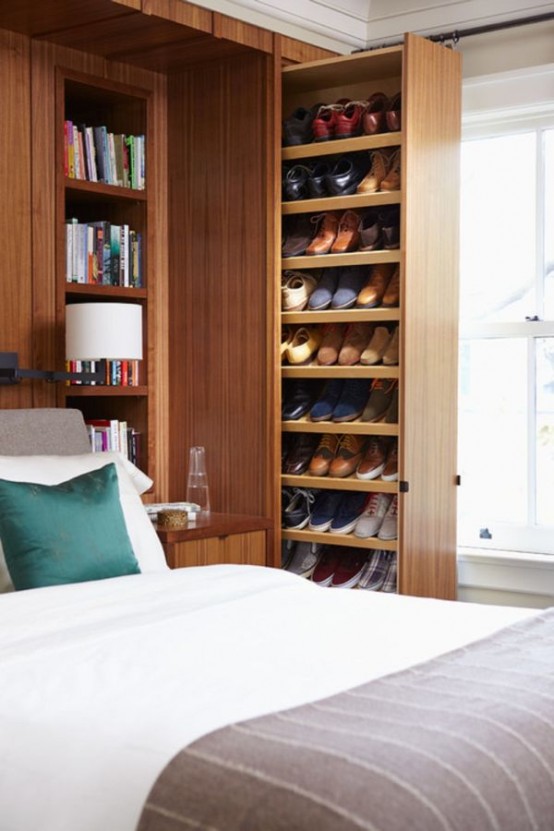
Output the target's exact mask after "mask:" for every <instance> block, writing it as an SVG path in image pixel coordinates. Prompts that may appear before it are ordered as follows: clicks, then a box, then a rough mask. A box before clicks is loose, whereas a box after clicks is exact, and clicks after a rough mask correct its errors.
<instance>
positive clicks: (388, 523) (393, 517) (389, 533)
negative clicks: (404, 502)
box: [377, 494, 398, 540]
mask: <svg viewBox="0 0 554 831" xmlns="http://www.w3.org/2000/svg"><path fill="white" fill-rule="evenodd" d="M377 536H378V537H379V539H380V540H395V539H396V538H397V536H398V496H397V495H396V494H395V495H394V496H393V498H392V501H391V503H390V505H389V507H388V509H387V513H386V514H385V518H384V519H383V523H382V525H381V527H380V528H379V533H378V534H377Z"/></svg>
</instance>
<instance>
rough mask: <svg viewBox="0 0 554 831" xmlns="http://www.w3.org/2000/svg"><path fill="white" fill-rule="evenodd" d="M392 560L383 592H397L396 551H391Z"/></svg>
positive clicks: (390, 560)
mask: <svg viewBox="0 0 554 831" xmlns="http://www.w3.org/2000/svg"><path fill="white" fill-rule="evenodd" d="M389 554H390V558H389V567H388V570H387V576H386V577H385V580H384V582H383V585H382V586H381V591H382V592H396V590H397V588H396V573H397V567H396V562H397V561H396V553H395V552H394V551H390V552H389Z"/></svg>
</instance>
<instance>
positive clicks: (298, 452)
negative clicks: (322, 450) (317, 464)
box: [283, 433, 319, 476]
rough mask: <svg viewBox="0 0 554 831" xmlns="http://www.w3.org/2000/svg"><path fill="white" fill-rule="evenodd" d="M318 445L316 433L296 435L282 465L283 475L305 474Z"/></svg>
mask: <svg viewBox="0 0 554 831" xmlns="http://www.w3.org/2000/svg"><path fill="white" fill-rule="evenodd" d="M318 443H319V436H318V435H317V433H297V434H296V435H295V436H294V440H293V443H292V445H291V448H290V450H289V452H288V454H287V458H286V460H285V463H284V465H283V473H285V474H288V475H289V476H300V475H301V474H302V473H305V472H306V471H307V469H308V466H309V464H310V460H311V458H312V456H313V455H314V453H315V450H316V448H317V445H318Z"/></svg>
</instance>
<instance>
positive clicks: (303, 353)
mask: <svg viewBox="0 0 554 831" xmlns="http://www.w3.org/2000/svg"><path fill="white" fill-rule="evenodd" d="M320 343H321V330H320V329H318V328H317V327H315V326H299V327H298V329H297V330H296V332H295V333H294V335H293V336H292V342H291V343H290V345H289V346H287V350H286V353H285V354H286V357H287V360H288V362H289V364H305V363H307V361H309V360H310V358H311V357H312V355H314V354H315V353H316V352H317V350H318V349H319V345H320Z"/></svg>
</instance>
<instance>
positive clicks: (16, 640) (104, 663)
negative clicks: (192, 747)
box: [0, 565, 534, 831]
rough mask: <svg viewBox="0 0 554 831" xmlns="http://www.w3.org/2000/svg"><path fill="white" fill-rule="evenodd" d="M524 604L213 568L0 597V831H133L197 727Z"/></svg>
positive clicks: (344, 678)
mask: <svg viewBox="0 0 554 831" xmlns="http://www.w3.org/2000/svg"><path fill="white" fill-rule="evenodd" d="M532 614H534V612H533V611H532V610H524V609H512V608H505V607H504V608H502V607H487V606H480V605H472V604H462V603H449V602H445V601H436V600H424V599H420V598H411V597H398V596H396V595H386V594H376V593H371V592H363V591H352V590H341V589H322V588H320V587H318V586H315V585H314V584H312V583H309V582H307V581H305V580H302V579H301V578H297V577H295V576H293V575H291V574H289V573H288V572H282V571H278V570H272V569H264V568H260V567H255V566H225V565H222V566H208V567H204V568H189V569H180V570H177V571H173V572H163V573H156V574H141V575H133V576H128V577H119V578H115V579H111V580H103V581H100V582H95V583H82V584H79V585H74V586H59V587H52V588H47V589H38V590H34V591H27V592H20V593H18V594H11V595H4V596H2V597H0V758H1V760H2V761H1V765H0V828H1V831H31V829H33V831H107V829H110V831H133V829H134V828H135V826H136V823H137V821H138V818H139V815H140V811H141V808H142V805H143V802H144V800H145V798H146V796H147V794H148V791H149V789H150V787H151V785H152V784H153V783H154V781H155V779H156V777H157V775H158V774H159V772H160V771H161V770H162V768H163V767H164V765H165V764H166V763H167V762H168V761H169V759H170V758H171V757H172V756H173V755H174V754H175V753H176V752H177V751H178V750H180V749H181V748H182V747H183V746H184V745H186V744H188V743H190V742H191V741H194V740H195V739H197V738H199V737H200V736H202V735H204V734H205V733H207V732H209V731H211V730H214V729H216V728H218V727H221V726H224V725H226V724H230V723H232V722H235V721H237V720H240V719H245V718H251V717H254V716H258V715H262V714H264V713H268V712H272V711H275V710H279V709H283V708H286V707H291V706H296V705H299V704H303V703H305V702H308V701H313V700H315V699H318V698H322V697H324V696H327V695H331V694H334V693H336V692H339V691H342V690H344V689H348V688H350V687H353V686H356V685H358V684H361V683H364V682H365V681H368V680H370V679H372V678H376V677H378V676H380V675H384V674H386V673H389V672H393V671H396V670H399V669H403V668H405V667H407V666H410V665H411V664H414V663H418V662H420V661H423V660H426V659H428V658H431V657H433V656H435V655H437V654H440V653H441V652H445V651H448V650H450V649H454V648H456V647H458V646H461V645H463V644H464V643H468V642H470V641H472V640H476V639H479V638H480V637H483V636H485V635H487V634H489V633H491V632H493V631H495V630H497V629H499V628H501V627H502V626H504V625H507V624H509V623H512V622H514V621H516V620H519V619H523V618H524V617H526V616H529V615H532Z"/></svg>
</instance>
